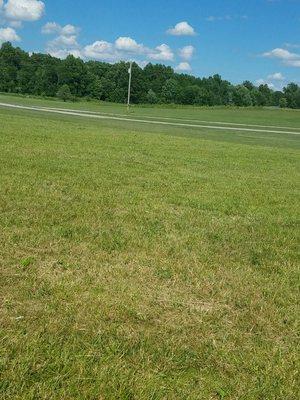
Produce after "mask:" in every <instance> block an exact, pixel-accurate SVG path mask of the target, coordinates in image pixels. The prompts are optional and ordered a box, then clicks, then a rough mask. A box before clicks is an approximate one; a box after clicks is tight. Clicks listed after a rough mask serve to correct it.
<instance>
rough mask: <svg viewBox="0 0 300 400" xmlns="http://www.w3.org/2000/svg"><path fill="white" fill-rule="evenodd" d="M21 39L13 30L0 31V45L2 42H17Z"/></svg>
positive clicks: (4, 29) (3, 29)
mask: <svg viewBox="0 0 300 400" xmlns="http://www.w3.org/2000/svg"><path fill="white" fill-rule="evenodd" d="M20 40H21V38H20V37H19V36H18V34H17V32H16V31H15V30H14V29H13V28H2V29H0V44H1V43H3V42H19V41H20Z"/></svg>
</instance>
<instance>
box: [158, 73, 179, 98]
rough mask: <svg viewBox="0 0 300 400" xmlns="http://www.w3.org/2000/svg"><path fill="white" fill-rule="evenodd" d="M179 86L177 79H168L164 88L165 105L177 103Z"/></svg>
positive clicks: (162, 95)
mask: <svg viewBox="0 0 300 400" xmlns="http://www.w3.org/2000/svg"><path fill="white" fill-rule="evenodd" d="M178 92H179V85H178V82H177V81H176V80H175V79H168V80H167V81H166V83H165V84H164V86H163V87H162V92H161V99H162V101H163V102H164V103H176V102H177V100H178Z"/></svg>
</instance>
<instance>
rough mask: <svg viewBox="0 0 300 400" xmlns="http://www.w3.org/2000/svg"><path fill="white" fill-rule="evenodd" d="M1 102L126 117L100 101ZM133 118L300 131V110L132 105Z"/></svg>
mask: <svg viewBox="0 0 300 400" xmlns="http://www.w3.org/2000/svg"><path fill="white" fill-rule="evenodd" d="M0 102H8V103H9V102H11V103H13V104H20V105H31V106H45V107H57V108H71V109H74V110H82V109H83V110H88V111H95V112H107V113H118V114H124V115H126V114H127V108H126V106H125V105H123V104H114V103H107V102H99V101H90V102H87V101H83V100H82V101H78V102H63V101H60V100H57V99H55V98H53V99H48V100H43V99H41V98H33V97H29V96H19V95H8V94H3V93H2V94H0ZM131 116H132V117H151V118H153V117H155V118H159V117H163V118H177V119H194V120H207V121H217V122H233V123H244V124H249V123H252V124H253V123H254V124H260V125H275V126H286V127H296V128H299V130H300V110H281V109H276V108H274V109H270V108H269V109H268V108H265V109H264V108H228V107H214V108H210V107H193V106H179V105H178V106H174V105H170V106H169V107H168V106H150V105H148V106H147V105H146V106H135V105H134V106H132V108H131Z"/></svg>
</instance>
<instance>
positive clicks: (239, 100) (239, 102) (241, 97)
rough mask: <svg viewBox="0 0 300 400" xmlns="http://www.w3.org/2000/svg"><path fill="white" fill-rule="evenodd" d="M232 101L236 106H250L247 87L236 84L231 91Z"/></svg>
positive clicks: (250, 101)
mask: <svg viewBox="0 0 300 400" xmlns="http://www.w3.org/2000/svg"><path fill="white" fill-rule="evenodd" d="M233 102H234V104H235V105H236V106H240V107H249V106H252V98H251V95H250V91H249V89H247V88H246V87H245V86H243V85H238V86H236V88H235V91H234V93H233Z"/></svg>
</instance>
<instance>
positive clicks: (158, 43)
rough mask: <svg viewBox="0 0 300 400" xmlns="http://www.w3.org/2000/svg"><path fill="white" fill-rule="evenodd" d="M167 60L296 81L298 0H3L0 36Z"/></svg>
mask: <svg viewBox="0 0 300 400" xmlns="http://www.w3.org/2000/svg"><path fill="white" fill-rule="evenodd" d="M5 40H11V41H12V42H13V43H14V44H18V45H20V46H21V47H22V48H24V49H26V50H28V51H43V52H49V53H51V54H53V55H56V56H59V57H65V56H66V55H67V54H74V55H75V56H80V57H82V58H85V59H96V60H100V61H102V60H103V61H109V62H115V61H118V60H120V59H124V60H129V59H133V60H136V61H137V62H139V63H140V65H141V66H143V65H145V64H146V63H147V62H161V63H164V64H167V65H171V66H172V67H174V68H175V69H177V70H178V71H179V72H186V73H191V74H193V75H196V76H200V77H202V76H209V75H212V74H215V73H219V74H221V75H222V77H224V78H225V79H228V80H230V81H232V82H234V83H238V82H242V81H243V80H245V79H249V80H251V81H253V82H257V83H258V84H259V83H262V82H266V83H268V84H269V85H270V86H274V87H275V88H280V87H282V86H283V85H284V84H286V83H287V82H288V81H296V82H299V81H300V74H299V73H300V0H248V1H246V0H186V1H185V2H183V1H182V0H160V1H159V0H152V1H151V0H148V1H142V0H130V1H128V0H127V1H126V0H97V1H92V0H85V1H79V0H63V1H62V0H51V1H50V0H43V1H40V0H0V43H1V42H3V41H5Z"/></svg>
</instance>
